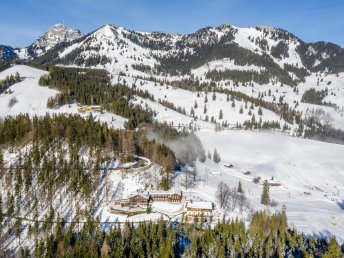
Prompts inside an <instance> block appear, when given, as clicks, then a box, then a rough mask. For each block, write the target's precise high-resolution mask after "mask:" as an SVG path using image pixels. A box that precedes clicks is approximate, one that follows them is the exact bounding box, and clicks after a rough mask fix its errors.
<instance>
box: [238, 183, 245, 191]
mask: <svg viewBox="0 0 344 258" xmlns="http://www.w3.org/2000/svg"><path fill="white" fill-rule="evenodd" d="M238 193H244V190H243V189H242V185H241V181H239V183H238Z"/></svg>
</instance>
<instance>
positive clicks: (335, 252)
mask: <svg viewBox="0 0 344 258" xmlns="http://www.w3.org/2000/svg"><path fill="white" fill-rule="evenodd" d="M342 255H343V254H342V252H341V251H340V247H339V246H338V244H337V241H336V238H334V237H332V238H331V240H330V243H329V245H328V250H327V251H326V252H325V253H324V255H323V258H341V257H343V256H342Z"/></svg>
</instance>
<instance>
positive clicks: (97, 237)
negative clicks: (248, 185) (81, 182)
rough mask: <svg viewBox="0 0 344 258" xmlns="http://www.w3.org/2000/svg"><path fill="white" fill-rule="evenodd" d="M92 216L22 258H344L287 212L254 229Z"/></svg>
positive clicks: (261, 219) (64, 227) (261, 217)
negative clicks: (294, 223) (300, 228)
mask: <svg viewBox="0 0 344 258" xmlns="http://www.w3.org/2000/svg"><path fill="white" fill-rule="evenodd" d="M106 226H107V225H106V223H101V222H100V221H99V220H97V219H92V218H91V217H88V218H87V220H86V222H85V223H82V228H81V229H80V227H79V226H78V223H77V222H76V221H75V222H73V223H68V224H66V223H64V222H63V221H62V220H60V221H57V222H56V223H55V226H54V229H53V230H52V232H51V233H50V234H47V235H46V237H44V238H43V239H41V240H38V241H36V244H35V248H34V250H32V251H29V250H25V249H24V250H22V252H21V254H22V257H31V256H32V255H33V256H35V257H166V258H170V257H171V258H172V257H176V258H178V257H209V258H213V257H219V258H220V257H221V258H222V257H324V258H340V257H343V253H342V251H341V247H340V246H339V245H338V243H337V241H336V239H335V238H330V239H327V238H321V237H320V238H318V237H313V236H308V237H307V236H305V235H304V234H302V233H299V232H297V231H296V230H294V229H290V228H288V224H287V218H286V215H285V211H282V212H281V213H278V214H275V215H271V216H269V215H267V214H265V213H264V212H257V213H254V214H253V216H252V219H251V223H250V225H249V227H248V228H246V227H245V225H244V223H243V222H241V221H239V220H236V219H233V220H231V221H230V222H227V221H225V220H222V221H221V222H219V223H218V224H217V225H215V226H214V228H211V227H208V226H206V225H205V224H204V223H203V221H202V219H200V220H199V221H198V222H197V221H195V222H194V223H192V224H189V223H186V222H183V221H182V222H181V223H175V224H173V223H171V222H170V223H166V222H164V221H163V220H160V221H158V222H150V223H147V222H141V223H139V224H136V225H134V224H132V223H129V222H127V223H125V224H118V225H116V224H115V225H113V226H112V227H111V228H110V229H108V230H106V231H104V227H106Z"/></svg>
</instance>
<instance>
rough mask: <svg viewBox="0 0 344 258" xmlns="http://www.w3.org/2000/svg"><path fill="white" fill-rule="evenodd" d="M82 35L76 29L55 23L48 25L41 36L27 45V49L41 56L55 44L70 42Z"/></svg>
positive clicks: (34, 54)
mask: <svg viewBox="0 0 344 258" xmlns="http://www.w3.org/2000/svg"><path fill="white" fill-rule="evenodd" d="M81 36H82V34H81V32H80V31H79V30H77V29H73V28H68V27H66V26H65V25H64V24H60V23H58V24H55V25H54V26H52V27H50V28H49V29H48V31H47V32H46V33H44V35H43V36H41V37H39V38H38V39H37V40H36V41H35V42H34V43H33V44H31V45H30V46H29V47H28V51H29V52H30V54H31V55H33V56H41V55H43V54H45V53H46V52H47V51H49V50H50V49H52V48H54V47H55V46H56V45H58V44H61V43H67V42H71V41H73V40H76V39H78V38H80V37H81Z"/></svg>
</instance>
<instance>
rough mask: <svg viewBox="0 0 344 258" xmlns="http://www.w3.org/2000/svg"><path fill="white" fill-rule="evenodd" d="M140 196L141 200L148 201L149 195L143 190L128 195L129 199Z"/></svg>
mask: <svg viewBox="0 0 344 258" xmlns="http://www.w3.org/2000/svg"><path fill="white" fill-rule="evenodd" d="M137 195H138V196H141V197H143V198H146V199H148V198H149V193H148V192H147V191H143V190H136V191H135V192H132V193H131V194H130V195H129V198H130V197H134V196H137Z"/></svg>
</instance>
